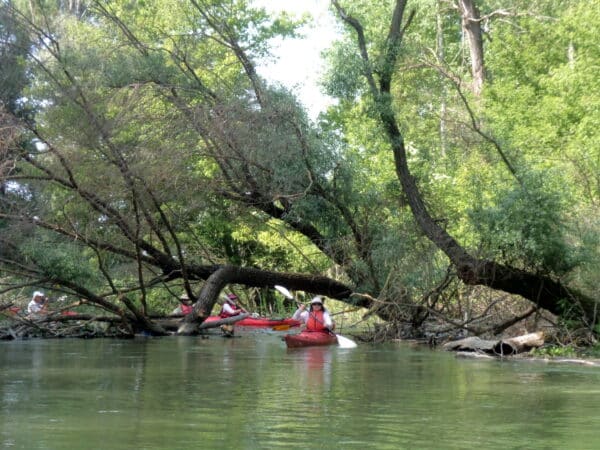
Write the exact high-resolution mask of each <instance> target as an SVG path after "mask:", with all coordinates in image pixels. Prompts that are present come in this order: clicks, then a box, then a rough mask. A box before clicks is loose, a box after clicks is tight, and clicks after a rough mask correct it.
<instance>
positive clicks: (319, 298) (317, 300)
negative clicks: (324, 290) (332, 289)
mask: <svg viewBox="0 0 600 450" xmlns="http://www.w3.org/2000/svg"><path fill="white" fill-rule="evenodd" d="M317 303H318V304H319V305H322V304H323V299H322V298H321V297H313V299H312V300H311V301H310V304H311V305H314V304H317Z"/></svg>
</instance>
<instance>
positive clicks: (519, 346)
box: [443, 331, 544, 356]
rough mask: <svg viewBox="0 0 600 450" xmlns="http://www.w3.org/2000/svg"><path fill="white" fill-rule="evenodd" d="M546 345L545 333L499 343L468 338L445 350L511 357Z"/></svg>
mask: <svg viewBox="0 0 600 450" xmlns="http://www.w3.org/2000/svg"><path fill="white" fill-rule="evenodd" d="M543 344H544V333H543V332H541V331H538V332H536V333H528V334H524V335H522V336H517V337H513V338H509V339H502V340H499V341H493V340H484V339H480V338H478V337H475V336H473V337H468V338H465V339H460V340H458V341H452V342H448V343H446V344H444V345H443V348H444V350H448V351H458V352H482V353H486V354H488V355H494V356H511V355H516V354H518V353H525V352H528V351H530V350H531V349H533V348H537V347H541V346H542V345H543Z"/></svg>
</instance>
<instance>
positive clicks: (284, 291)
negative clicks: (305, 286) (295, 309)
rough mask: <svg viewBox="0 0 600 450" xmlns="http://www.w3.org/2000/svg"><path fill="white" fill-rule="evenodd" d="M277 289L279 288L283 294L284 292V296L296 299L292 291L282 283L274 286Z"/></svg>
mask: <svg viewBox="0 0 600 450" xmlns="http://www.w3.org/2000/svg"><path fill="white" fill-rule="evenodd" d="M273 287H274V288H275V289H277V291H279V292H280V293H281V294H283V296H284V297H285V298H289V299H290V300H293V299H294V296H293V295H292V293H291V292H290V291H288V290H287V289H286V288H284V287H283V286H280V285H278V284H277V285H275V286H273Z"/></svg>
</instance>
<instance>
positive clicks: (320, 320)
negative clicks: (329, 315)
mask: <svg viewBox="0 0 600 450" xmlns="http://www.w3.org/2000/svg"><path fill="white" fill-rule="evenodd" d="M324 314H325V312H324V311H323V310H321V311H309V312H308V320H307V321H306V329H307V330H308V331H326V330H328V328H327V327H326V326H325V318H324V317H323V316H324Z"/></svg>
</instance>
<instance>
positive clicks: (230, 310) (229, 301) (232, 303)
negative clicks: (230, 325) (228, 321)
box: [219, 294, 248, 318]
mask: <svg viewBox="0 0 600 450" xmlns="http://www.w3.org/2000/svg"><path fill="white" fill-rule="evenodd" d="M237 299H238V297H237V295H235V294H227V298H226V300H225V303H223V306H222V308H221V312H219V316H220V317H222V318H227V317H233V316H237V315H239V314H242V313H247V312H248V311H246V310H245V309H244V308H242V307H241V306H240V305H238V304H237V301H236V300H237Z"/></svg>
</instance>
